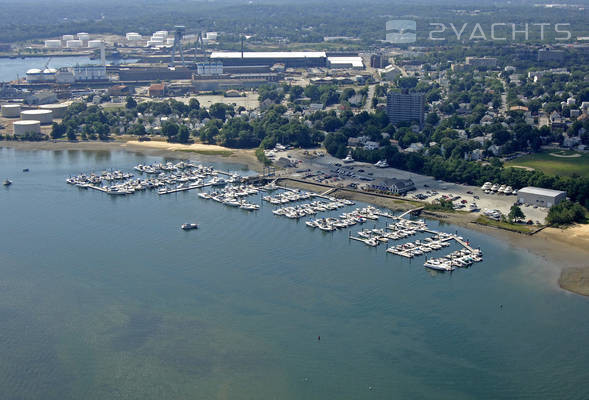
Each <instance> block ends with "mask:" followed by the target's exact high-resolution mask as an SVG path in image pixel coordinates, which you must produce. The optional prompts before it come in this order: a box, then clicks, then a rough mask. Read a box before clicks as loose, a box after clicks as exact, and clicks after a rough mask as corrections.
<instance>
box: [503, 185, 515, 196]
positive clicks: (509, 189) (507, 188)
mask: <svg viewBox="0 0 589 400" xmlns="http://www.w3.org/2000/svg"><path fill="white" fill-rule="evenodd" d="M503 193H505V194H507V195H510V194H512V193H513V189H512V187H511V186H506V187H505V189H503Z"/></svg>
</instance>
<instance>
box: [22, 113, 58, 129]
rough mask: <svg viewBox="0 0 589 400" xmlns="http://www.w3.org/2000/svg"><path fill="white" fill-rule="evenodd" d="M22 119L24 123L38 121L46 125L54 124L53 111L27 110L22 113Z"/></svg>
mask: <svg viewBox="0 0 589 400" xmlns="http://www.w3.org/2000/svg"><path fill="white" fill-rule="evenodd" d="M20 119H22V120H23V121H38V122H39V123H41V124H43V125H46V124H50V123H52V122H53V111H51V110H25V111H21V112H20Z"/></svg>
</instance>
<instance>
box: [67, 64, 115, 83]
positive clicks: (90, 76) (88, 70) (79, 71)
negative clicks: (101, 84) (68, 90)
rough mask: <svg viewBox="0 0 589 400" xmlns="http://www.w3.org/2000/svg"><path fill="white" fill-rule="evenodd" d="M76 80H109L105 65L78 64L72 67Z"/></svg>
mask: <svg viewBox="0 0 589 400" xmlns="http://www.w3.org/2000/svg"><path fill="white" fill-rule="evenodd" d="M72 72H73V73H74V78H75V80H76V82H82V81H83V82H86V81H105V80H108V76H107V75H106V67H105V66H104V65H76V66H75V67H72Z"/></svg>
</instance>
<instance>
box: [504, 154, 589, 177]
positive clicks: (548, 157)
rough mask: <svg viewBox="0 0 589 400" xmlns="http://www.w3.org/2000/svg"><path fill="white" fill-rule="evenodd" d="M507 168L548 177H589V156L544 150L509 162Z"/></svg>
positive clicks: (506, 164)
mask: <svg viewBox="0 0 589 400" xmlns="http://www.w3.org/2000/svg"><path fill="white" fill-rule="evenodd" d="M505 166H506V167H521V168H526V169H534V170H539V171H542V172H544V173H545V174H548V175H560V176H571V175H573V174H578V175H580V176H584V177H589V154H588V153H580V152H577V151H571V150H543V151H542V152H539V153H535V154H530V155H527V156H523V157H519V158H516V159H514V160H510V161H507V162H506V163H505Z"/></svg>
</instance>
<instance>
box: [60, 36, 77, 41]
mask: <svg viewBox="0 0 589 400" xmlns="http://www.w3.org/2000/svg"><path fill="white" fill-rule="evenodd" d="M74 39H75V37H74V35H63V36H62V37H61V40H63V41H64V42H67V41H68V40H74Z"/></svg>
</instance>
